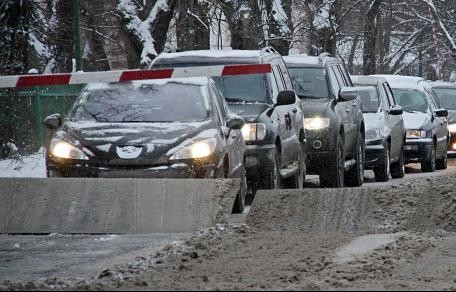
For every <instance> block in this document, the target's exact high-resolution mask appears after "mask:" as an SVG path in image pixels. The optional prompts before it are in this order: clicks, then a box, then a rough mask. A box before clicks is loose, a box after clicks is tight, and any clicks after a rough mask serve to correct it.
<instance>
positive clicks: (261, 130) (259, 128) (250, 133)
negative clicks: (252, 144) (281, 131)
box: [242, 123, 266, 141]
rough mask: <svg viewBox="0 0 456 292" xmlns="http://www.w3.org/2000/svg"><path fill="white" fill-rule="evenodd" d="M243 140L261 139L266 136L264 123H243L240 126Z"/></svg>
mask: <svg viewBox="0 0 456 292" xmlns="http://www.w3.org/2000/svg"><path fill="white" fill-rule="evenodd" d="M242 136H244V140H245V141H261V140H264V138H266V125H265V124H262V123H257V124H245V125H244V127H243V128H242Z"/></svg>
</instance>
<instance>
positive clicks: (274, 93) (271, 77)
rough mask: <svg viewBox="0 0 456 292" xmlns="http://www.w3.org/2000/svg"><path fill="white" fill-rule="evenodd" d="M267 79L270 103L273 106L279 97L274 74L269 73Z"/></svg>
mask: <svg viewBox="0 0 456 292" xmlns="http://www.w3.org/2000/svg"><path fill="white" fill-rule="evenodd" d="M268 79H269V85H270V90H271V96H272V101H273V103H274V104H275V103H276V102H277V96H278V95H279V85H278V84H277V79H276V78H275V76H274V73H269V74H268Z"/></svg>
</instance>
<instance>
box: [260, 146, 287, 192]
mask: <svg viewBox="0 0 456 292" xmlns="http://www.w3.org/2000/svg"><path fill="white" fill-rule="evenodd" d="M272 163H273V165H272V167H271V169H270V170H269V171H268V172H267V173H266V175H263V177H262V178H261V181H260V189H264V190H277V189H280V186H281V182H282V181H281V178H280V157H279V153H278V151H277V150H276V151H275V154H274V160H273V162H272Z"/></svg>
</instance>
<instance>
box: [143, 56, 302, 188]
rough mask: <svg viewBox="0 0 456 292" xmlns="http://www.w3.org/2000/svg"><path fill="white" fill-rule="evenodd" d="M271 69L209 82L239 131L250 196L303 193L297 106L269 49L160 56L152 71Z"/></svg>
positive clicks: (277, 59)
mask: <svg viewBox="0 0 456 292" xmlns="http://www.w3.org/2000/svg"><path fill="white" fill-rule="evenodd" d="M229 64H236V65H240V64H270V65H271V66H272V72H271V73H265V74H250V75H235V76H223V77H216V78H214V80H215V82H216V83H217V85H218V86H219V87H220V89H221V91H222V92H223V94H224V96H225V98H226V101H227V102H228V105H229V107H230V109H231V110H232V111H233V112H234V113H236V114H238V115H239V116H241V117H243V118H244V119H245V120H246V122H247V124H246V125H245V126H244V128H243V129H242V132H243V135H244V139H245V142H246V144H247V151H246V167H247V176H248V181H249V186H250V187H251V190H252V191H251V192H250V193H251V194H254V193H255V191H256V189H276V188H279V187H281V186H282V185H285V187H288V188H302V187H303V184H304V178H305V173H306V162H305V132H304V126H303V114H302V110H301V105H300V103H299V100H298V98H297V96H296V95H295V93H294V91H293V85H292V83H291V80H290V77H289V75H288V70H287V68H286V66H285V63H284V61H283V59H282V57H281V56H280V54H278V53H277V52H276V51H275V50H274V49H272V48H265V49H263V50H253V51H240V50H232V51H188V52H181V53H165V54H161V55H160V56H158V58H156V59H155V60H154V62H153V64H152V66H151V68H170V67H195V66H196V67H199V66H214V65H229Z"/></svg>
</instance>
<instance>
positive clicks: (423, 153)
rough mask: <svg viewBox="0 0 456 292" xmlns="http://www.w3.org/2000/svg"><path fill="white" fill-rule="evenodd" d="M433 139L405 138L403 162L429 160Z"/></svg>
mask: <svg viewBox="0 0 456 292" xmlns="http://www.w3.org/2000/svg"><path fill="white" fill-rule="evenodd" d="M433 144H434V141H433V140H432V139H431V138H422V139H407V140H406V142H405V162H406V163H421V162H423V161H425V160H429V159H430V157H431V151H432V146H433Z"/></svg>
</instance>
